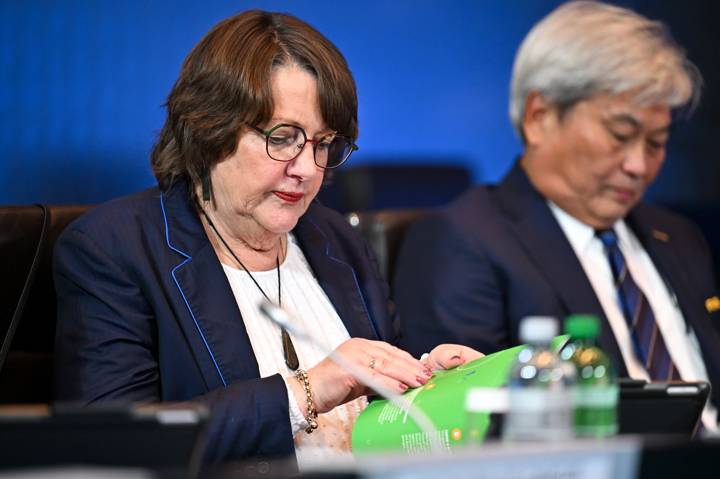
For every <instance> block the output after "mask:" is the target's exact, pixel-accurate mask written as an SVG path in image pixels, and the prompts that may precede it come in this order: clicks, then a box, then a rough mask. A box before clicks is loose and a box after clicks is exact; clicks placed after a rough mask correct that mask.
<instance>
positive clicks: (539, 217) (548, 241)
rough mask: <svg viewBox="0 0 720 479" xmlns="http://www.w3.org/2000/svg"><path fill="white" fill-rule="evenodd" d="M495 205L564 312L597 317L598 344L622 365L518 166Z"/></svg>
mask: <svg viewBox="0 0 720 479" xmlns="http://www.w3.org/2000/svg"><path fill="white" fill-rule="evenodd" d="M498 202H499V205H498V206H499V208H501V209H503V210H504V212H505V216H506V217H508V218H509V219H510V221H509V228H510V230H511V231H513V232H514V233H515V238H516V239H517V241H518V242H519V243H520V244H521V245H522V247H523V249H524V250H525V253H526V254H527V257H528V258H529V259H530V260H531V261H532V262H533V263H534V264H535V266H536V268H537V269H538V271H540V272H542V274H543V275H544V277H545V280H546V281H547V282H548V284H550V285H551V287H552V289H553V290H554V291H555V293H556V294H557V296H558V299H559V301H560V303H561V304H562V306H563V309H564V310H565V313H566V314H573V313H586V314H593V315H595V316H597V317H598V318H600V321H601V323H602V332H601V336H600V344H601V345H602V347H603V348H604V349H605V350H606V352H607V353H608V354H610V355H611V356H613V357H615V358H620V361H619V362H618V364H619V365H622V364H623V362H622V355H621V353H620V349H619V347H618V345H617V342H616V341H615V338H614V336H613V333H612V329H611V328H610V323H609V322H608V321H607V318H606V317H605V312H604V311H603V309H602V306H601V305H600V302H599V301H598V299H597V296H596V295H595V291H594V290H593V288H592V285H591V284H590V281H589V280H588V278H587V276H586V275H585V271H584V270H583V268H582V265H581V264H580V261H579V260H578V258H577V257H576V256H575V252H574V251H573V249H572V246H571V245H570V242H569V241H568V239H567V238H566V237H565V234H564V233H563V231H562V229H561V228H560V225H559V224H558V222H557V220H556V219H555V217H554V216H553V214H552V212H551V211H550V208H549V206H548V205H547V202H546V200H545V198H543V197H542V196H541V195H540V194H539V193H538V192H537V191H536V190H535V189H534V187H533V186H532V184H531V183H530V180H529V179H528V177H527V175H526V174H525V172H524V171H523V169H522V167H521V166H520V165H519V163H517V164H516V165H515V166H514V167H513V169H512V170H511V172H510V173H509V174H508V176H507V177H506V178H505V180H504V181H503V182H502V183H501V184H500V185H499V186H498ZM559 319H561V320H562V319H564V318H559Z"/></svg>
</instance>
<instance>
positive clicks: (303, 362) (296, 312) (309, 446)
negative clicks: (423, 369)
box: [223, 234, 367, 469]
mask: <svg viewBox="0 0 720 479" xmlns="http://www.w3.org/2000/svg"><path fill="white" fill-rule="evenodd" d="M223 270H224V271H225V275H226V276H227V278H228V281H229V282H230V287H231V288H232V291H233V294H234V296H235V300H236V301H237V304H238V307H239V308H240V313H241V315H242V319H243V322H244V323H245V329H246V330H247V333H248V337H249V338H250V344H251V345H252V348H253V352H254V354H255V358H256V359H257V363H258V368H259V370H260V377H268V376H272V375H273V374H277V373H280V374H281V375H282V376H283V377H284V378H285V382H286V383H288V382H289V381H295V380H296V379H295V378H294V377H293V376H294V372H293V371H292V370H290V369H289V368H288V367H287V365H286V364H285V357H284V355H283V348H282V342H281V339H280V327H279V326H277V325H276V324H274V323H272V322H271V321H270V320H268V319H267V318H265V317H264V316H263V315H262V314H261V313H260V311H259V309H258V305H259V304H260V302H261V301H262V300H263V295H262V293H261V292H260V290H258V287H257V286H256V285H255V283H253V281H252V279H251V278H250V276H249V275H248V274H247V273H246V272H245V271H244V270H242V269H237V268H234V267H232V266H228V265H225V264H223ZM252 275H253V277H254V278H255V280H256V281H257V282H258V284H259V285H260V287H261V288H262V289H263V291H264V292H265V294H267V295H268V297H269V298H270V301H272V302H274V303H275V304H277V295H278V277H277V271H276V270H275V269H274V268H273V269H272V270H269V271H253V272H252ZM280 275H281V284H282V307H283V309H285V310H286V311H288V313H290V314H291V315H292V318H293V319H295V320H297V326H298V327H299V328H300V329H301V330H302V331H305V332H307V333H308V334H310V335H311V336H312V337H314V338H315V339H316V340H317V341H318V342H319V343H320V344H322V345H323V347H322V348H321V347H318V346H316V345H314V344H311V343H309V342H306V341H301V340H299V339H297V338H292V341H293V345H294V346H295V350H296V352H297V356H298V359H299V360H300V367H301V368H302V369H305V370H308V369H310V368H312V367H313V366H315V365H316V364H317V363H319V362H320V361H322V360H323V359H324V358H325V357H326V356H327V353H326V351H325V350H333V349H335V348H336V347H338V346H339V345H340V344H341V343H343V342H344V341H346V340H347V339H349V338H350V336H349V334H348V332H347V329H346V328H345V325H344V324H343V322H342V321H341V320H340V317H339V316H338V314H337V312H336V311H335V308H334V307H333V305H332V304H331V303H330V300H329V299H328V297H327V295H326V294H325V292H324V291H323V290H322V288H321V287H320V285H319V284H318V282H317V280H316V278H315V276H314V274H313V272H312V270H311V269H310V265H309V264H308V263H307V260H306V259H305V255H304V254H303V252H302V250H301V249H300V247H299V246H298V245H297V242H296V240H295V237H294V236H293V235H292V234H289V235H288V248H287V256H286V258H285V261H283V263H282V264H281V265H280ZM291 337H292V334H291ZM288 401H289V404H290V423H291V426H292V432H293V435H294V436H295V453H296V455H297V458H298V465H299V467H300V468H301V469H302V468H303V467H307V466H308V465H310V464H313V463H316V462H322V461H323V460H327V458H328V456H329V455H330V456H332V455H338V456H349V453H350V446H351V432H352V425H353V424H354V423H355V418H356V417H357V415H358V414H359V413H360V412H361V411H362V410H363V409H364V408H365V406H366V405H367V400H366V399H365V398H364V397H363V398H359V399H356V400H354V401H351V402H349V403H347V404H344V405H342V406H339V407H336V408H335V409H333V410H332V411H330V412H328V413H325V414H321V415H320V416H319V417H318V425H319V427H318V429H316V430H315V431H314V432H313V433H312V434H307V433H306V432H305V431H304V429H305V427H306V426H307V422H306V421H305V418H304V417H303V416H302V413H301V412H300V408H299V406H298V404H297V402H296V400H295V397H294V396H293V394H292V392H291V391H290V388H289V387H288Z"/></svg>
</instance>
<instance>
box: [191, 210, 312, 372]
mask: <svg viewBox="0 0 720 479" xmlns="http://www.w3.org/2000/svg"><path fill="white" fill-rule="evenodd" d="M198 207H199V208H200V211H201V212H202V214H203V216H204V217H205V219H206V220H207V222H208V225H210V228H212V230H213V231H214V232H215V235H217V237H218V239H219V240H220V242H221V243H222V244H223V246H225V249H226V250H227V251H228V252H229V253H230V255H231V256H232V257H233V259H235V261H237V263H238V264H239V265H240V267H241V268H242V269H243V270H245V272H246V273H247V274H248V276H250V279H251V280H252V282H253V283H255V286H257V289H258V290H260V293H262V295H263V296H264V297H265V299H267V300H268V301H269V302H271V303H272V301H270V298H269V297H268V295H267V294H266V293H265V290H263V289H262V287H261V286H260V284H259V283H258V282H257V280H256V279H255V277H254V276H253V275H252V273H250V270H249V269H247V268H246V267H245V265H244V264H243V262H242V261H240V258H238V257H237V255H236V254H235V253H234V252H233V250H232V249H230V245H228V244H227V242H226V241H225V239H224V238H223V237H222V235H221V234H220V232H219V231H218V229H217V228H216V227H215V223H213V221H212V220H211V219H210V216H209V215H208V214H207V213H206V212H205V209H204V208H202V207H201V206H200V205H198ZM280 249H282V240H280ZM275 271H277V285H278V289H277V291H278V303H277V305H278V307H280V308H282V288H281V285H282V283H281V279H280V253H279V252H278V254H277V256H276V257H275ZM280 339H281V340H282V347H283V355H284V357H285V364H286V365H287V367H288V368H290V369H291V370H292V371H296V370H297V368H298V367H300V361H298V357H297V353H296V352H295V345H293V342H292V339H290V334H289V333H288V332H287V330H286V329H285V328H283V327H280Z"/></svg>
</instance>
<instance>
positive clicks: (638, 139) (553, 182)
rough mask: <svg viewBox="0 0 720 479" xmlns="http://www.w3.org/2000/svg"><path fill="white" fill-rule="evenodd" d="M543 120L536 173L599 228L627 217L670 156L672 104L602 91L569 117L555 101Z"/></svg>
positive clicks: (548, 191)
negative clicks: (667, 151)
mask: <svg viewBox="0 0 720 479" xmlns="http://www.w3.org/2000/svg"><path fill="white" fill-rule="evenodd" d="M529 103H530V102H529ZM538 118H539V120H538V121H539V122H540V123H539V129H537V128H536V130H534V131H535V132H536V134H534V135H529V137H530V138H529V140H528V150H527V151H526V155H525V159H524V160H523V162H524V166H525V167H526V170H527V171H528V175H529V176H530V178H531V180H532V182H533V183H534V184H535V186H536V187H537V188H538V190H539V191H540V192H541V193H542V194H543V195H544V196H545V197H547V198H548V199H550V200H552V201H553V202H554V203H556V204H557V205H558V206H560V207H561V208H562V209H564V210H565V211H567V212H568V213H570V214H571V215H572V216H574V217H576V218H577V219H579V220H580V221H582V222H583V223H586V224H588V225H590V226H592V227H594V228H607V227H609V226H611V225H612V224H613V223H615V221H617V220H618V219H620V218H624V217H625V216H626V215H627V213H628V212H629V211H630V209H631V208H632V207H633V206H635V205H636V204H637V202H638V201H640V199H641V197H642V195H643V193H644V192H645V190H646V189H647V187H648V186H649V185H650V183H652V181H653V180H654V179H655V177H656V176H657V174H658V172H659V170H660V167H661V166H662V163H663V160H664V159H665V145H666V143H667V140H668V132H669V128H670V122H671V117H670V109H669V108H668V107H667V106H663V105H650V106H638V105H637V104H635V103H634V102H633V101H632V98H631V97H630V96H629V95H597V96H594V97H591V98H589V99H586V100H582V101H580V102H578V103H577V104H575V105H573V106H572V107H571V108H570V109H569V110H568V111H566V112H565V113H564V114H563V115H562V116H561V115H559V113H558V111H557V109H556V108H555V107H553V106H548V107H547V109H546V111H545V113H544V114H543V115H539V116H538Z"/></svg>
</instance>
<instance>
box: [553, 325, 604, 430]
mask: <svg viewBox="0 0 720 479" xmlns="http://www.w3.org/2000/svg"><path fill="white" fill-rule="evenodd" d="M565 333H566V334H568V335H570V338H571V342H570V343H569V344H568V345H567V346H566V347H565V348H563V350H562V352H561V356H562V357H563V358H564V359H567V360H569V361H570V362H572V363H573V364H574V365H575V367H576V371H577V374H576V376H577V380H576V385H575V391H574V394H573V406H574V410H575V434H576V435H577V436H580V437H607V436H612V435H614V434H617V431H618V424H617V404H618V385H617V380H616V375H615V370H614V368H613V365H612V363H611V362H610V359H609V358H608V356H607V355H606V354H605V352H604V351H603V350H602V349H600V347H599V346H598V345H597V338H598V336H599V335H600V322H599V321H598V319H597V318H596V317H595V316H589V315H583V316H581V315H574V316H570V317H568V318H567V320H566V321H565Z"/></svg>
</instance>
